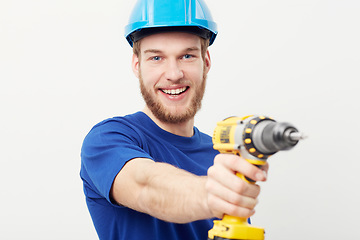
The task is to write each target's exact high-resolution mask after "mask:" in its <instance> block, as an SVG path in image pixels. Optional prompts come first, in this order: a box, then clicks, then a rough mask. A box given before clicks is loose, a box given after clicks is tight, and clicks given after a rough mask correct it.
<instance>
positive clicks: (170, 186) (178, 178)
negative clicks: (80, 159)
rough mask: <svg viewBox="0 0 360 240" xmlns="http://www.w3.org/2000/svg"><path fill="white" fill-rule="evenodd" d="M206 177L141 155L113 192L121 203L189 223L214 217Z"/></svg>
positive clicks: (121, 175)
mask: <svg viewBox="0 0 360 240" xmlns="http://www.w3.org/2000/svg"><path fill="white" fill-rule="evenodd" d="M206 180H207V178H206V177H205V176H201V177H200V176H196V175H194V174H192V173H189V172H187V171H184V170H182V169H179V168H176V167H174V166H172V165H170V164H166V163H156V162H154V161H152V160H150V159H144V158H138V159H133V160H131V161H130V162H128V163H127V164H126V165H125V166H124V167H123V169H122V170H121V171H120V172H119V174H118V175H117V176H116V178H115V180H114V183H113V186H112V189H111V196H112V198H113V199H114V200H115V201H116V202H117V203H118V204H120V205H124V206H126V207H129V208H132V209H134V210H136V211H139V212H144V213H147V214H149V215H151V216H154V217H156V218H159V219H162V220H165V221H170V222H176V223H186V222H190V221H195V220H199V219H206V218H211V217H212V214H211V212H210V211H209V210H208V207H207V197H206V196H207V193H206V189H205V184H206Z"/></svg>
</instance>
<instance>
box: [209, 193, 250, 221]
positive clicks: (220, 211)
mask: <svg viewBox="0 0 360 240" xmlns="http://www.w3.org/2000/svg"><path fill="white" fill-rule="evenodd" d="M208 204H209V206H210V208H211V209H212V212H213V214H214V215H215V216H216V217H218V218H222V217H223V215H224V214H227V215H230V216H236V217H243V218H248V217H250V216H252V215H253V214H254V213H255V210H254V209H253V208H245V207H242V206H237V205H234V204H231V203H229V202H227V201H224V200H223V199H221V198H218V197H217V196H215V195H209V197H208Z"/></svg>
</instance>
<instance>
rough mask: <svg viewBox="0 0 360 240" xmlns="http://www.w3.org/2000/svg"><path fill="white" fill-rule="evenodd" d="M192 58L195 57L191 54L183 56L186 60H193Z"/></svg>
mask: <svg viewBox="0 0 360 240" xmlns="http://www.w3.org/2000/svg"><path fill="white" fill-rule="evenodd" d="M192 57H193V55H190V54H185V55H184V56H183V58H184V59H190V58H192Z"/></svg>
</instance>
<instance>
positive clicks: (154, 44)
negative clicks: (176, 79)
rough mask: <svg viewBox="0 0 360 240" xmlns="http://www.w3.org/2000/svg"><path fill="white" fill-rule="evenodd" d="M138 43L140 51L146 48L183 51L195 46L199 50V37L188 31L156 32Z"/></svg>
mask: <svg viewBox="0 0 360 240" xmlns="http://www.w3.org/2000/svg"><path fill="white" fill-rule="evenodd" d="M140 41H141V44H140V48H141V52H144V51H146V50H148V49H156V50H159V51H176V50H178V51H183V50H184V49H188V48H192V49H194V48H197V49H199V51H200V48H201V41H200V37H199V36H196V35H194V34H190V33H183V32H167V33H157V34H153V35H150V36H147V37H145V38H143V39H142V40H140Z"/></svg>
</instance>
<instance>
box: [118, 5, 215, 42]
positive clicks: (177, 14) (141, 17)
mask: <svg viewBox="0 0 360 240" xmlns="http://www.w3.org/2000/svg"><path fill="white" fill-rule="evenodd" d="M168 31H182V32H190V33H193V34H196V35H199V36H200V37H203V38H207V39H209V45H211V44H212V43H213V42H214V40H215V37H216V34H217V25H216V23H215V22H214V21H213V19H212V16H211V13H210V11H209V8H208V7H207V6H206V4H205V2H204V1H203V0H138V1H137V2H136V4H135V7H134V9H133V11H132V13H131V15H130V19H129V24H128V25H127V26H126V27H125V37H126V39H127V40H128V42H129V44H130V45H131V46H133V43H134V42H136V41H138V40H140V39H141V38H143V37H146V36H148V35H150V34H154V33H157V32H168Z"/></svg>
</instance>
